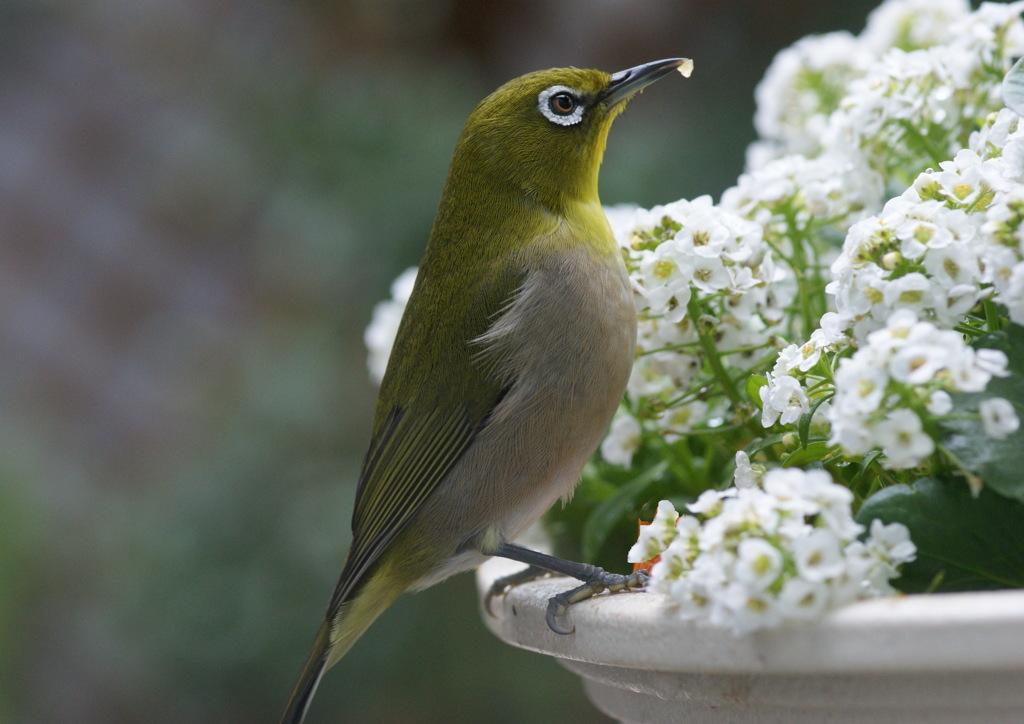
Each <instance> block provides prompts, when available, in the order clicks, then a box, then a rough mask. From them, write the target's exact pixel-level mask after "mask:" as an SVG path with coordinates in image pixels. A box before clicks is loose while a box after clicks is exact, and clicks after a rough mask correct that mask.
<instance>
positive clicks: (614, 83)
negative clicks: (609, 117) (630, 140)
mask: <svg viewBox="0 0 1024 724" xmlns="http://www.w3.org/2000/svg"><path fill="white" fill-rule="evenodd" d="M692 67H693V61H691V60H690V59H688V58H668V59H667V60H656V61H654V62H653V63H644V64H643V65H638V66H636V67H635V68H630V69H628V70H620V71H619V72H618V73H615V74H614V75H612V78H611V82H609V84H608V88H607V90H605V92H604V93H603V94H602V95H601V100H602V101H603V102H604V103H605V104H606V105H608V106H614V105H615V104H616V103H621V102H623V101H625V100H628V99H629V98H630V97H631V96H632V95H633V94H634V93H636V92H637V91H639V90H642V89H644V88H646V87H647V86H649V85H650V84H651V83H653V82H654V81H656V80H658V79H659V78H663V77H665V76H666V75H668V74H669V73H671V72H672V71H673V70H677V69H680V68H682V69H683V70H682V71H680V72H682V73H683V75H685V76H689V75H690V73H689V69H690V68H692Z"/></svg>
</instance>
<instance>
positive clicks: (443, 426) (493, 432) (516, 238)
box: [281, 58, 692, 724]
mask: <svg viewBox="0 0 1024 724" xmlns="http://www.w3.org/2000/svg"><path fill="white" fill-rule="evenodd" d="M691 67H692V63H691V62H690V61H689V60H686V59H682V58H673V59H670V60H660V61H657V62H654V63H647V64H645V65H640V66H637V67H635V68H630V69H629V70H625V71H622V72H619V73H615V74H612V75H610V74H608V73H605V72H602V71H599V70H580V69H576V68H556V69H552V70H544V71H538V72H535V73H530V74H528V75H524V76H522V77H521V78H517V79H515V80H512V81H510V82H508V83H506V84H505V85H503V86H502V87H501V88H499V89H498V90H496V91H495V92H494V93H492V94H491V95H489V96H488V97H487V98H485V99H484V100H483V101H482V102H481V103H480V105H478V106H477V108H476V109H475V110H474V111H473V113H472V115H470V117H469V119H468V120H467V122H466V125H465V128H464V129H463V131H462V134H461V135H460V137H459V139H458V142H457V143H456V146H455V153H454V155H453V156H452V162H451V167H450V168H449V171H448V178H447V182H446V184H445V187H444V191H443V192H442V195H441V202H440V205H439V207H438V211H437V216H436V218H435V219H434V226H433V229H432V231H431V233H430V240H429V242H428V243H427V248H426V252H425V255H424V257H423V261H422V263H421V265H420V269H419V274H418V276H417V279H416V284H415V286H414V288H413V292H412V296H411V297H410V298H409V302H408V305H407V307H406V310H405V315H404V317H403V318H402V322H401V325H400V326H399V330H398V335H397V338H396V339H395V344H394V347H393V349H392V352H391V357H390V361H389V363H388V367H387V371H386V373H385V375H384V379H383V381H382V383H381V388H380V394H379V397H378V400H377V410H376V416H375V418H374V423H373V434H372V438H371V442H370V447H369V450H368V451H367V453H366V458H365V460H364V462H363V467H362V471H361V474H360V478H359V486H358V489H357V491H356V501H355V511H354V513H353V516H352V545H351V549H350V550H349V553H348V557H347V559H346V560H345V565H344V568H343V569H342V572H341V577H340V579H339V580H338V584H337V586H336V587H335V589H334V593H333V595H332V596H331V600H330V604H329V605H328V607H327V614H326V617H325V620H324V622H323V624H322V625H321V626H320V630H319V632H318V633H317V636H316V640H315V642H314V644H313V648H312V651H311V653H310V654H309V658H308V659H307V661H306V665H305V668H304V669H303V671H302V674H301V676H300V678H299V680H298V682H297V683H296V685H295V688H294V690H293V692H292V695H291V698H290V700H289V702H288V706H287V710H286V711H285V713H284V716H283V718H282V720H281V721H282V722H286V723H288V724H296V723H298V722H301V721H302V720H303V718H304V717H305V713H306V710H307V709H308V707H309V704H310V701H311V700H312V697H313V694H314V692H315V690H316V687H317V685H318V683H319V681H320V679H321V677H322V676H323V674H324V672H325V671H326V670H327V669H328V668H330V667H331V666H332V665H334V664H335V663H336V662H337V661H338V660H339V659H340V658H341V657H342V656H343V655H344V654H345V652H346V651H348V649H349V648H350V647H351V646H352V644H353V643H354V642H355V641H356V639H358V638H359V636H360V635H362V633H363V632H364V631H366V629H367V628H368V627H369V626H370V624H371V623H372V622H373V621H374V620H375V619H376V618H377V616H379V615H380V614H381V612H382V611H384V609H386V608H387V607H388V606H389V605H391V603H392V602H393V601H394V600H395V599H396V598H397V597H398V596H399V595H400V594H402V593H403V592H404V591H407V590H410V589H422V588H426V587H428V586H431V585H433V584H435V583H437V582H439V581H441V580H442V579H444V578H447V577H448V576H450V575H452V574H453V573H457V572H459V571H464V570H467V569H470V568H473V567H475V566H477V565H479V564H480V563H481V562H482V561H483V560H485V558H486V557H487V556H501V557H504V558H511V559H513V560H516V561H521V562H523V563H526V564H528V565H529V566H531V569H528V570H533V569H541V570H545V571H552V572H556V573H561V574H565V575H569V576H572V577H575V578H577V579H579V580H581V581H583V585H582V586H580V587H579V588H576V589H573V590H572V591H569V592H567V593H565V594H562V595H560V596H556V597H555V598H554V599H552V601H551V606H550V607H549V611H548V622H549V624H550V625H551V627H552V628H553V629H554V630H556V631H559V632H561V633H568V631H566V630H565V629H562V628H561V627H560V626H559V625H558V624H557V623H556V617H557V616H558V615H560V614H561V613H562V612H563V611H564V610H565V608H566V607H567V606H568V605H569V604H570V603H573V602H575V601H577V600H582V599H583V598H586V597H587V596H589V595H593V594H594V593H596V592H598V591H601V590H605V589H611V590H619V589H623V588H634V587H642V585H643V583H644V577H643V576H642V575H637V574H633V575H629V576H625V575H617V574H610V573H606V572H605V571H603V570H601V569H599V568H596V567H594V566H588V565H584V564H580V563H574V562H571V561H565V560H562V559H559V558H554V557H552V556H548V555H545V554H542V553H539V552H536V551H532V550H530V549H528V548H524V547H522V546H519V545H516V544H515V543H513V542H512V541H514V540H515V538H516V537H517V536H518V535H520V534H521V533H522V532H523V531H524V530H526V529H527V528H528V527H529V526H530V525H532V524H533V523H534V522H536V521H537V519H538V518H540V516H541V515H542V514H543V513H544V512H545V511H546V510H547V509H548V508H549V507H551V505H552V504H553V503H554V502H555V501H556V500H558V499H559V498H561V499H563V500H565V499H567V498H569V497H570V496H571V495H572V491H573V488H574V487H575V486H576V483H577V481H578V480H579V476H580V472H581V470H582V468H583V466H584V464H585V463H586V462H587V460H588V459H589V458H590V456H591V455H592V454H593V453H594V450H595V449H596V448H597V446H598V444H599V443H600V441H601V438H602V436H603V435H604V433H605V431H606V430H607V428H608V425H609V423H610V422H611V419H612V415H613V414H614V412H615V410H616V408H617V407H618V404H619V402H620V401H621V399H622V395H623V392H624V391H625V387H626V382H627V379H628V378H629V374H630V370H631V368H632V364H633V355H634V350H635V348H636V311H635V305H634V301H633V291H632V288H631V286H630V282H629V278H628V276H627V274H626V268H625V264H624V262H623V258H622V253H621V251H620V249H619V246H618V244H617V243H616V241H615V238H614V237H613V235H612V231H611V228H610V227H609V225H608V220H607V219H606V218H605V215H604V211H603V210H602V208H601V202H600V200H599V199H598V194H597V178H598V169H599V167H600V165H601V159H602V157H603V155H604V150H605V144H606V141H607V138H608V130H609V129H610V128H611V125H612V121H613V120H614V119H615V117H616V116H618V115H619V113H621V112H622V111H623V109H624V108H625V106H626V102H627V101H628V100H629V98H630V97H632V96H633V95H634V94H635V93H636V92H637V91H639V90H640V89H642V88H644V87H645V86H647V85H648V84H650V83H652V82H654V81H655V80H657V79H659V78H661V77H663V76H664V75H666V74H668V73H670V72H671V71H673V70H676V69H679V70H680V72H681V73H683V74H684V75H688V74H689V69H690V68H691Z"/></svg>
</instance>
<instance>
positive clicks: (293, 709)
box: [281, 621, 331, 724]
mask: <svg viewBox="0 0 1024 724" xmlns="http://www.w3.org/2000/svg"><path fill="white" fill-rule="evenodd" d="M330 649H331V632H330V629H329V628H328V624H327V622H326V621H325V622H324V623H323V624H321V626H320V630H319V631H317V632H316V640H315V641H314V642H313V648H312V650H311V651H310V652H309V658H307V659H306V664H305V666H303V667H302V673H301V674H300V675H299V680H298V681H296V682H295V687H294V688H293V689H292V695H291V697H289V699H288V706H287V707H286V708H285V710H284V714H283V715H282V716H281V724H302V720H303V719H305V718H306V710H307V709H309V704H310V702H311V701H313V694H315V693H316V687H317V685H318V684H319V683H320V679H321V677H323V675H324V672H325V671H327V657H328V656H329V654H330Z"/></svg>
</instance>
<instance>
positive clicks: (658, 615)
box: [477, 558, 1024, 674]
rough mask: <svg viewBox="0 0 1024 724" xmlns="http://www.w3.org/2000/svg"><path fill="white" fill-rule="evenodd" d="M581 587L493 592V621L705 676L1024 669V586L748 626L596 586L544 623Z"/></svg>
mask: <svg viewBox="0 0 1024 724" xmlns="http://www.w3.org/2000/svg"><path fill="white" fill-rule="evenodd" d="M521 568H522V565H521V564H518V563H514V562H512V561H507V560H504V559H498V558H495V559H491V560H489V561H488V562H486V563H485V564H484V565H482V566H481V567H480V568H479V569H478V570H477V586H478V589H479V591H480V595H481V597H482V596H483V595H484V594H485V592H486V591H487V590H488V589H489V588H490V585H491V582H492V581H494V580H495V579H497V578H499V577H501V576H504V575H507V574H509V573H512V572H515V571H517V570H519V569H521ZM575 585H578V584H577V582H575V581H573V580H571V579H568V578H564V577H551V578H543V579H539V580H536V581H531V582H528V583H525V584H521V585H519V586H516V587H514V588H511V589H509V590H508V591H506V593H505V594H504V595H503V596H500V597H496V598H494V599H493V600H492V602H491V610H492V612H493V614H494V615H493V616H492V615H488V614H487V613H486V612H484V613H483V618H484V621H485V622H486V624H487V626H488V627H489V628H490V629H491V631H493V632H494V634H495V635H497V636H498V637H499V638H501V639H502V640H504V641H505V642H507V643H509V644H512V645H513V646H519V647H522V648H526V649H530V650H533V651H538V652H541V653H545V654H548V655H551V656H556V657H558V658H562V659H569V660H574V661H582V662H588V663H598V664H605V665H611V666H620V667H629V668H635V669H648V670H656V671H673V672H690V673H699V674H719V673H728V674H745V673H749V674H754V673H774V674H803V673H808V674H842V673H859V672H873V673H880V672H886V671H893V672H896V671H907V670H911V669H912V670H915V671H949V670H951V669H956V670H959V671H965V672H966V671H980V670H994V671H1021V672H1024V590H1011V591H993V592H977V593H944V594H931V595H914V596H895V597H891V598H884V599H875V600H868V601H861V602H858V603H855V604H852V605H850V606H847V607H845V608H842V609H839V610H837V611H833V612H831V613H830V614H828V615H827V616H826V617H824V618H823V619H821V620H820V621H816V622H811V623H807V624H799V625H790V626H785V627H782V628H778V629H772V630H768V631H760V632H757V633H754V634H750V635H746V636H735V635H733V634H732V633H731V632H730V631H727V630H723V629H717V628H713V627H711V626H709V625H706V624H703V623H695V622H692V621H684V620H682V619H681V618H679V617H678V616H677V615H675V614H674V612H673V610H672V608H673V607H672V602H671V599H670V598H669V597H667V596H664V595H661V594H655V593H646V592H644V593H619V594H614V595H607V594H604V595H601V596H597V597H595V598H593V599H591V600H589V601H584V602H582V603H580V604H576V605H575V606H573V607H571V608H570V610H569V612H568V613H567V614H566V615H565V617H564V619H563V620H562V621H561V623H562V624H563V625H565V626H568V627H573V626H574V627H575V629H576V631H575V633H573V634H569V635H565V636H562V635H558V634H556V633H554V632H552V631H551V630H550V629H549V628H548V626H547V624H546V623H545V618H544V617H545V613H546V610H547V601H548V599H549V598H550V597H551V596H553V595H555V594H556V593H559V592H561V591H564V590H567V589H569V588H572V587H573V586H575Z"/></svg>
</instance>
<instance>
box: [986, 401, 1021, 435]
mask: <svg viewBox="0 0 1024 724" xmlns="http://www.w3.org/2000/svg"><path fill="white" fill-rule="evenodd" d="M978 412H979V413H980V414H981V424H982V427H984V429H985V434H986V435H988V436H990V437H994V438H996V439H997V440H1004V439H1006V438H1007V437H1009V436H1010V435H1012V434H1013V433H1015V432H1016V431H1017V428H1019V427H1020V419H1019V418H1018V417H1017V411H1016V410H1014V408H1013V403H1011V402H1010V401H1009V400H1006V399H1004V398H1002V397H990V398H988V399H987V400H983V401H982V402H981V404H980V405H978Z"/></svg>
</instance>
